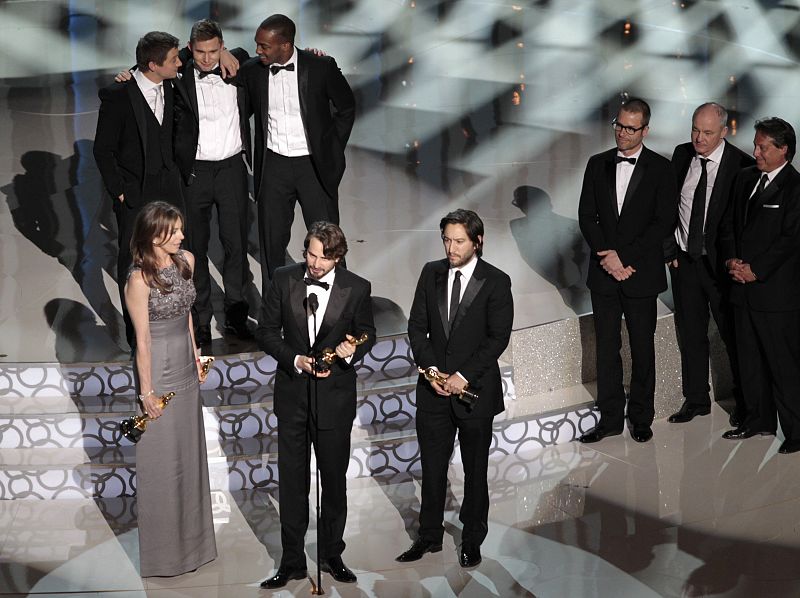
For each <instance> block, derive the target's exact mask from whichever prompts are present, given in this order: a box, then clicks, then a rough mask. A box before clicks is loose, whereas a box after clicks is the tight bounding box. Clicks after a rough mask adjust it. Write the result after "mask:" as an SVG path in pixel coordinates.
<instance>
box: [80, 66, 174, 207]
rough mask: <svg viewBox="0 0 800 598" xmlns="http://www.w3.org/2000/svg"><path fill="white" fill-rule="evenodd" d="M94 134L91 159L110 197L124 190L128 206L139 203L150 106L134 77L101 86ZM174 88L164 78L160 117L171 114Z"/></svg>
mask: <svg viewBox="0 0 800 598" xmlns="http://www.w3.org/2000/svg"><path fill="white" fill-rule="evenodd" d="M98 95H99V97H100V112H99V114H98V116H97V130H96V132H95V137H94V159H95V162H97V168H98V170H99V171H100V175H101V176H102V177H103V184H104V185H105V187H106V189H107V190H108V192H109V194H110V195H111V197H112V198H113V199H116V198H117V197H119V196H120V195H121V194H125V201H126V202H127V203H129V205H131V206H138V205H139V204H140V203H141V191H142V185H143V184H144V176H145V174H146V172H145V170H146V164H147V156H146V155H145V154H146V149H147V124H146V122H145V118H146V116H147V112H146V111H147V110H149V109H150V108H149V107H148V105H147V101H146V100H145V99H144V96H143V95H142V92H141V91H140V90H139V86H138V85H137V84H136V81H135V80H134V79H130V80H129V81H125V82H124V83H112V84H111V85H109V86H108V87H104V88H102V89H101V90H100V91H99V92H98ZM174 101H175V90H174V88H173V84H172V82H171V81H164V119H171V118H173V106H174Z"/></svg>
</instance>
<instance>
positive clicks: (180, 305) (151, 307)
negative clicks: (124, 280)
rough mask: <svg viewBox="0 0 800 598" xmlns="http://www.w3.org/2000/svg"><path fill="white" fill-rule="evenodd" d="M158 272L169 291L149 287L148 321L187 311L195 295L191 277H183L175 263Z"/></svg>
mask: <svg viewBox="0 0 800 598" xmlns="http://www.w3.org/2000/svg"><path fill="white" fill-rule="evenodd" d="M181 258H183V256H181ZM134 269H136V268H134ZM159 274H160V276H161V280H163V281H164V282H165V283H167V284H171V285H172V287H171V288H170V291H169V292H163V291H161V290H159V289H158V288H156V287H151V288H150V297H149V298H148V300H147V313H148V315H149V317H150V321H151V322H158V321H159V320H171V319H173V318H177V317H178V316H183V315H186V314H187V313H189V310H190V309H191V308H192V304H193V303H194V299H195V297H196V296H197V292H196V291H195V288H194V283H193V282H192V279H191V278H189V279H188V280H187V279H185V278H183V276H181V274H180V272H179V271H178V267H177V266H176V265H175V264H170V265H169V266H167V267H166V268H164V269H162V270H160V271H159Z"/></svg>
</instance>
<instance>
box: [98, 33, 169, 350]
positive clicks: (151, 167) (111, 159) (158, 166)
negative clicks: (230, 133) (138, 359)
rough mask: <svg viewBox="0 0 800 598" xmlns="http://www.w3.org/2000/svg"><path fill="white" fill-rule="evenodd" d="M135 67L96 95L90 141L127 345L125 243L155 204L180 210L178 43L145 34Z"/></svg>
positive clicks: (127, 250) (127, 259)
mask: <svg viewBox="0 0 800 598" xmlns="http://www.w3.org/2000/svg"><path fill="white" fill-rule="evenodd" d="M136 66H137V71H136V73H135V74H134V75H133V77H132V78H131V80H130V81H126V82H124V83H117V82H115V83H112V84H111V85H110V86H108V87H104V88H103V89H101V90H100V92H99V96H100V112H99V115H98V117H97V130H96V132H95V140H94V158H95V161H96V162H97V168H98V170H99V171H100V175H101V176H102V177H103V183H104V184H105V187H106V189H107V190H108V193H109V195H111V197H112V201H113V206H114V214H115V215H116V217H117V226H118V234H119V237H118V241H119V254H118V258H117V284H118V285H119V291H120V298H121V299H122V305H123V315H124V318H125V329H126V335H127V338H128V343H129V344H131V345H133V325H132V324H131V321H130V317H129V316H128V311H127V309H126V308H125V307H124V306H125V300H124V297H123V292H124V288H125V283H126V282H127V274H128V268H129V267H130V264H131V253H130V240H131V234H132V233H133V223H134V221H135V220H136V215H137V214H138V213H139V211H140V210H141V209H142V207H144V206H145V205H146V204H148V203H150V202H152V201H156V200H161V201H167V202H169V203H172V204H174V205H176V206H178V207H179V208H181V209H183V200H182V195H181V188H180V179H179V175H178V169H177V168H176V166H175V162H174V161H173V146H172V135H173V107H174V102H175V99H174V97H175V91H174V89H173V86H172V80H173V79H174V78H175V77H176V76H177V74H178V69H179V68H180V66H181V61H180V59H179V58H178V38H176V37H174V36H172V35H170V34H169V33H164V32H162V31H151V32H150V33H147V34H146V35H145V36H144V37H142V38H141V39H140V40H139V43H138V44H137V45H136Z"/></svg>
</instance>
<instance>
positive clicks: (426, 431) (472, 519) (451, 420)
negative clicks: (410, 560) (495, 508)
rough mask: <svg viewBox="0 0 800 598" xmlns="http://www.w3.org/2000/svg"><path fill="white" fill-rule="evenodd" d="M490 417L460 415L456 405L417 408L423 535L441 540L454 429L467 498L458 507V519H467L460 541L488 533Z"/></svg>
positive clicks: (479, 540) (474, 539)
mask: <svg viewBox="0 0 800 598" xmlns="http://www.w3.org/2000/svg"><path fill="white" fill-rule="evenodd" d="M443 400H447V399H443ZM492 419H493V418H491V417H479V418H474V419H457V418H456V417H455V415H454V414H453V411H452V408H451V409H450V410H448V411H423V412H420V411H418V412H417V436H418V439H419V447H420V456H421V460H422V508H421V510H420V516H419V523H420V529H419V535H420V538H423V539H425V540H430V541H432V542H437V543H438V542H441V541H442V537H443V535H444V526H443V518H444V508H445V501H446V498H447V469H448V467H449V465H450V456H451V455H452V454H453V443H454V441H455V438H456V433H458V440H459V446H460V450H461V461H462V464H463V468H464V500H463V502H462V504H461V511H460V513H459V520H460V521H461V523H462V524H463V531H462V536H461V538H462V542H464V543H473V544H477V545H480V544H481V543H482V542H483V540H484V539H485V538H486V534H487V533H488V530H489V526H488V520H489V484H488V480H487V472H488V467H489V447H490V445H491V442H492Z"/></svg>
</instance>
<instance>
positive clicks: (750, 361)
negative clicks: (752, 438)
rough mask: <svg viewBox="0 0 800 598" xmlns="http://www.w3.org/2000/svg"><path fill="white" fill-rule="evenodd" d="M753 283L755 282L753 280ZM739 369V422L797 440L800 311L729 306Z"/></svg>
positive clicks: (799, 426)
mask: <svg viewBox="0 0 800 598" xmlns="http://www.w3.org/2000/svg"><path fill="white" fill-rule="evenodd" d="M755 284H757V283H755ZM734 318H735V323H736V342H737V346H738V349H739V372H740V375H741V380H742V392H743V394H744V401H745V404H746V406H747V417H746V419H745V422H744V425H745V426H747V427H749V428H751V429H753V430H757V431H765V432H775V430H776V428H777V421H776V412H777V419H779V420H780V423H781V428H782V429H783V433H784V435H785V436H786V439H787V440H792V441H800V368H798V366H797V364H798V363H800V311H784V312H763V311H753V310H751V309H749V308H744V307H739V306H736V307H734Z"/></svg>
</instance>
